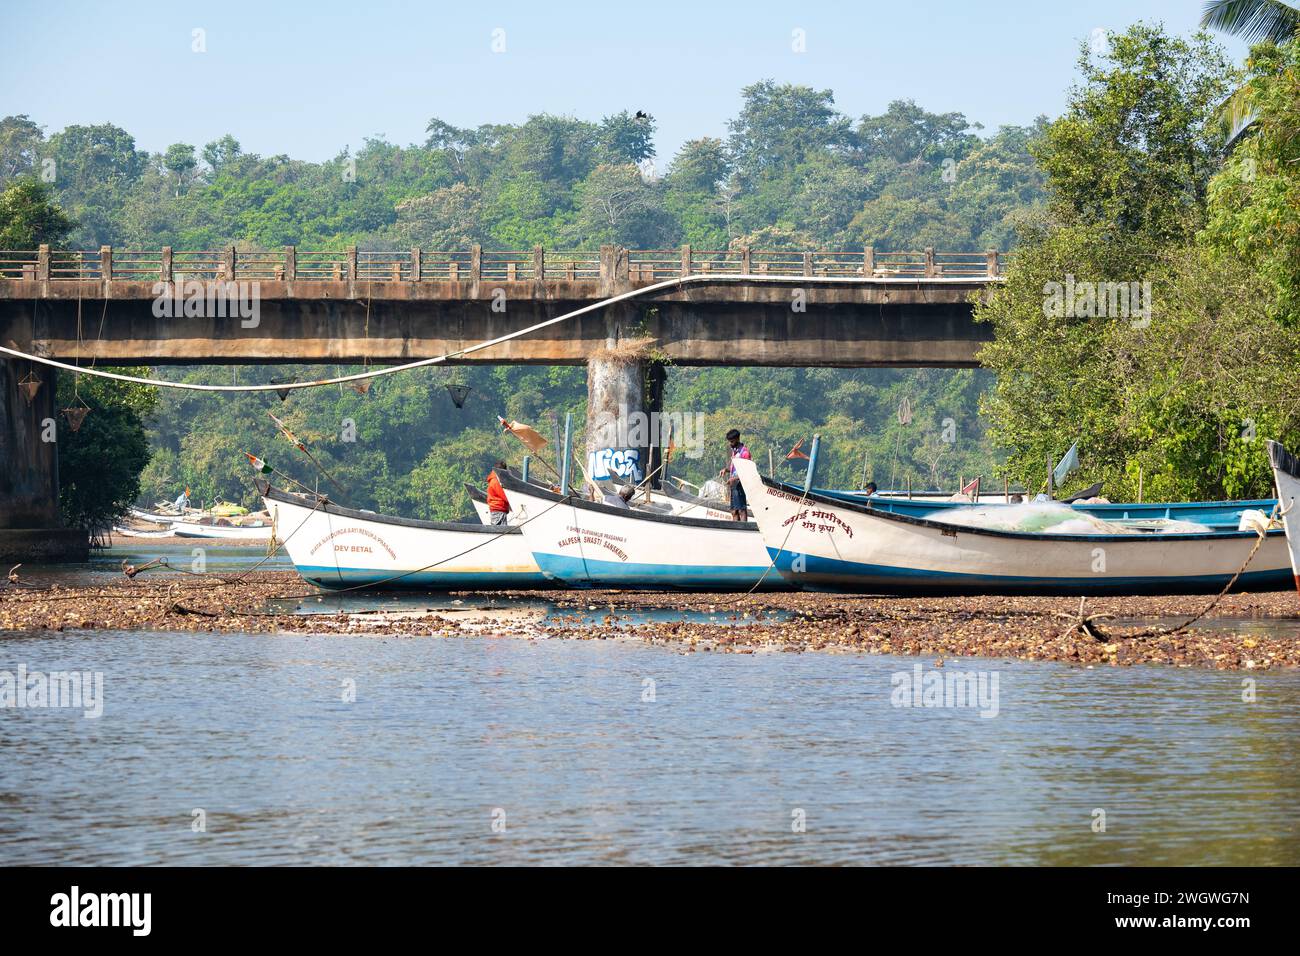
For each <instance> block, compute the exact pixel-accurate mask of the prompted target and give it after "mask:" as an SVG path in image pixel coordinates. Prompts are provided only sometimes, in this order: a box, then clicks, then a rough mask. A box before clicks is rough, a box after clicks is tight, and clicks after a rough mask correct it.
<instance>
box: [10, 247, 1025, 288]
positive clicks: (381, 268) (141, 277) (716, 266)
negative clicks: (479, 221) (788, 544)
mask: <svg viewBox="0 0 1300 956" xmlns="http://www.w3.org/2000/svg"><path fill="white" fill-rule="evenodd" d="M1010 258H1011V257H1010V255H1009V254H1007V253H1002V252H997V251H996V250H991V249H990V250H988V251H986V252H938V251H935V250H934V249H923V250H921V251H919V252H894V251H888V252H886V251H877V250H875V249H874V248H872V247H871V246H865V247H863V248H862V249H854V250H842V251H828V250H815V251H787V250H762V249H749V248H745V247H740V248H731V249H695V248H693V247H692V246H689V245H685V246H681V247H679V248H676V249H619V248H618V247H614V246H603V247H601V249H600V250H590V249H581V250H554V249H543V248H542V247H541V246H537V247H534V248H533V249H530V250H516V251H508V250H507V251H493V250H484V249H483V248H482V247H481V246H472V247H470V248H469V249H459V250H445V251H439V250H429V249H419V248H416V249H408V250H358V249H357V248H355V247H349V248H347V249H332V250H320V251H315V250H299V249H297V248H296V247H294V246H285V247H284V248H283V249H280V250H241V249H236V248H234V247H226V248H225V249H215V250H213V249H209V250H184V249H181V250H174V249H172V248H171V247H169V246H164V247H163V248H162V249H156V250H147V249H113V248H112V247H111V246H102V247H100V249H99V250H98V251H94V252H90V251H77V250H59V249H56V250H52V249H50V248H49V247H48V246H42V247H41V248H40V249H38V250H23V249H19V250H13V249H10V250H0V280H5V279H19V280H21V279H28V280H31V279H36V280H40V281H49V282H60V281H68V280H83V281H85V280H91V281H112V280H118V281H136V282H146V281H152V282H157V281H162V282H171V281H175V280H178V279H180V280H189V279H197V280H216V279H222V280H227V281H229V280H249V281H252V280H261V281H277V280H279V281H290V282H292V281H299V280H301V281H313V282H330V281H333V282H367V283H375V282H527V281H536V280H543V279H544V280H548V281H570V282H581V281H596V280H602V279H622V278H626V279H627V280H629V281H631V282H634V283H638V282H639V283H650V282H662V281H664V280H665V279H672V278H675V277H679V276H686V275H772V276H828V277H833V276H838V277H846V278H847V277H853V276H861V277H863V278H877V279H882V278H883V279H889V278H904V279H924V278H957V279H990V278H997V277H999V276H1001V275H1002V274H1003V272H1004V270H1005V267H1006V265H1007V263H1008V262H1009V261H1010ZM611 269H612V270H614V274H612V275H610V274H607V273H609V272H610V270H611Z"/></svg>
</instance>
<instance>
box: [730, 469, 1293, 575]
mask: <svg viewBox="0 0 1300 956" xmlns="http://www.w3.org/2000/svg"><path fill="white" fill-rule="evenodd" d="M735 465H736V469H737V473H738V474H739V475H740V480H741V482H742V484H743V485H744V488H745V494H746V496H747V497H748V498H749V506H750V509H751V510H752V511H753V513H754V516H755V518H757V520H758V526H759V529H760V531H761V532H762V536H763V542H764V544H765V545H766V547H767V550H768V553H769V555H770V556H771V558H772V560H774V561H775V563H776V567H777V569H778V570H779V571H780V572H781V574H782V575H784V576H785V577H786V578H787V579H788V580H790V581H791V582H793V583H795V584H799V585H801V586H804V587H809V588H815V589H832V590H847V591H867V592H883V593H908V592H925V591H928V592H937V593H961V592H968V593H969V592H976V593H986V594H1015V593H1022V594H1136V593H1160V594H1174V593H1198V592H1213V591H1218V590H1220V589H1222V588H1223V587H1224V586H1225V585H1226V584H1227V583H1228V582H1229V580H1230V579H1231V578H1232V576H1233V575H1234V574H1236V573H1237V571H1238V570H1239V569H1240V568H1241V567H1242V565H1243V564H1245V562H1246V558H1247V556H1248V555H1249V554H1250V552H1251V549H1252V547H1254V545H1255V544H1256V542H1257V541H1258V533H1257V532H1255V531H1251V530H1246V531H1236V530H1220V529H1215V530H1208V531H1177V532H1171V531H1159V532H1144V531H1139V530H1136V529H1126V530H1124V531H1123V532H1121V533H1114V534H1111V533H1090V532H1088V531H1086V530H1085V531H1084V532H1082V533H1048V532H1038V531H1033V532H1028V531H1008V530H1002V529H994V528H987V527H977V526H964V525H955V524H952V523H948V522H945V521H941V520H936V519H934V518H930V517H916V516H913V515H908V514H902V513H892V512H889V511H885V510H882V509H878V508H874V507H871V506H870V505H868V504H858V503H854V502H847V501H843V500H838V499H835V498H830V497H827V496H825V495H822V494H819V493H816V492H807V493H805V492H803V491H801V490H800V489H798V488H794V487H791V486H788V485H784V484H782V483H781V482H777V481H773V480H772V479H770V478H764V477H763V476H762V475H760V474H759V472H758V469H757V468H755V467H754V465H753V463H752V462H747V461H737V462H735ZM1093 520H1095V521H1099V520H1100V519H1093ZM1103 524H1104V523H1103ZM1116 530H1118V529H1116ZM1291 580H1292V572H1291V569H1290V567H1289V558H1288V555H1287V549H1286V540H1285V537H1284V535H1283V533H1282V530H1281V529H1280V528H1279V529H1277V530H1273V531H1268V532H1267V533H1266V536H1265V539H1264V541H1263V542H1262V543H1261V544H1260V547H1259V549H1258V551H1257V552H1256V553H1255V556H1254V557H1253V558H1252V559H1251V561H1250V564H1249V566H1248V567H1247V568H1246V570H1245V571H1244V572H1243V573H1242V574H1241V576H1240V577H1239V578H1238V579H1237V582H1236V586H1237V587H1238V588H1239V589H1246V590H1268V589H1276V588H1278V587H1285V586H1287V585H1289V583H1290V581H1291Z"/></svg>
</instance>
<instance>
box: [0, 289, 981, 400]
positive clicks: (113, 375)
mask: <svg viewBox="0 0 1300 956" xmlns="http://www.w3.org/2000/svg"><path fill="white" fill-rule="evenodd" d="M862 281H863V280H862V278H861V277H857V276H772V275H753V274H748V273H729V274H726V275H723V274H717V273H705V274H703V275H690V276H678V277H677V278H674V279H665V280H664V281H662V282H655V283H653V284H651V285H648V286H645V287H643V288H640V289H633V290H632V291H631V292H622V293H619V294H618V295H614V296H610V297H609V298H607V299H601V300H600V301H599V302H593V303H591V304H590V305H584V306H582V307H581V308H579V309H574V310H573V311H572V312H566V313H564V314H563V315H557V316H556V317H555V318H553V319H547V320H546V321H544V322H538V323H536V324H534V325H530V326H528V327H526V328H522V329H519V330H517V331H514V332H508V333H506V334H505V335H499V336H497V337H496V338H494V339H488V340H486V341H484V342H479V343H477V344H475V345H469V346H466V347H465V348H463V349H456V350H455V351H452V352H446V353H444V354H443V355H436V356H434V357H433V358H427V359H419V360H418V361H415V362H407V363H405V364H402V365H390V366H388V367H387V368H381V369H372V370H370V371H366V372H359V373H357V374H354V375H340V376H336V377H334V378H322V379H318V380H316V381H312V382H280V383H275V384H269V385H201V384H198V383H195V382H170V381H167V380H165V379H156V378H142V377H140V376H136V375H123V374H121V373H118V372H105V371H103V370H102V369H96V368H81V367H78V366H77V365H69V364H68V363H67V362H60V361H57V360H56V359H51V358H46V357H44V356H41V355H33V354H31V353H29V352H24V351H22V350H21V349H12V348H8V347H7V346H3V345H0V354H4V355H12V356H13V357H14V358H22V359H27V360H29V361H32V362H38V363H40V364H41V365H48V366H51V367H53V368H61V369H64V370H66V371H69V372H76V373H78V374H80V375H94V376H98V377H99V378H107V379H113V380H114V381H118V382H134V383H135V384H137V385H153V386H156V387H158V388H178V389H184V390H187V391H192V392H274V391H291V390H294V389H299V388H319V387H321V386H322V385H335V384H339V383H348V382H361V381H365V380H367V379H374V378H379V377H380V376H383V375H396V374H397V373H399V372H406V371H410V370H411V369H415V368H425V367H427V366H430V365H440V364H443V363H445V362H447V361H448V360H450V359H455V358H460V357H461V356H464V355H469V354H470V353H472V352H481V351H483V350H484V349H490V348H492V347H493V346H497V345H501V344H502V343H505V342H510V341H513V340H514V339H517V338H522V337H523V336H525V335H529V334H531V333H533V332H536V331H538V330H540V329H545V328H549V327H550V326H552V325H557V324H559V323H560V322H566V321H568V320H569V319H574V318H577V317H578V316H580V315H586V314H587V313H588V312H594V311H596V310H597V309H603V308H606V307H608V306H611V305H615V304H617V303H619V302H626V301H628V300H630V299H636V298H640V297H642V296H646V295H651V294H653V293H657V292H664V291H667V290H669V289H678V288H681V287H682V286H686V285H698V284H701V283H717V282H721V283H736V282H754V283H775V284H782V285H793V286H796V287H797V286H801V285H852V284H855V283H857V284H860V283H861V282H862ZM890 281H891V282H902V283H907V282H912V283H920V282H921V281H925V282H929V283H933V282H943V281H944V280H943V279H936V278H929V279H926V280H921V279H891V280H890ZM949 281H954V280H949ZM962 281H964V280H962Z"/></svg>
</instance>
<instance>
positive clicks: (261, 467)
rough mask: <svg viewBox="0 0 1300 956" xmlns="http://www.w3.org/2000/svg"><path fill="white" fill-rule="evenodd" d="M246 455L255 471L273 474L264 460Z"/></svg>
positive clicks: (260, 473)
mask: <svg viewBox="0 0 1300 956" xmlns="http://www.w3.org/2000/svg"><path fill="white" fill-rule="evenodd" d="M244 454H245V455H248V463H249V464H250V465H252V466H253V471H255V472H257V473H258V474H259V475H269V474H270V473H271V471H272V468H271V466H270V465H268V464H267V463H266V462H264V461H262V459H260V458H258V457H257V456H256V455H249V454H248V452H244ZM185 491H186V494H188V493H189V489H188V488H186V489H185Z"/></svg>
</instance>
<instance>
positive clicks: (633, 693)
mask: <svg viewBox="0 0 1300 956" xmlns="http://www.w3.org/2000/svg"><path fill="white" fill-rule="evenodd" d="M918 663H920V664H921V665H922V666H923V667H925V668H926V669H927V671H928V669H929V667H930V664H931V663H932V659H929V658H919V659H918V658H891V657H858V656H841V655H822V654H757V655H752V656H741V655H722V654H710V653H696V654H681V653H677V652H674V651H673V650H668V649H664V648H662V647H649V646H644V645H639V644H634V643H630V642H613V641H593V642H564V641H528V640H523V639H520V638H512V637H502V638H490V637H478V638H461V639H447V640H444V639H432V638H372V637H337V636H329V637H315V636H301V635H295V636H248V635H242V634H233V635H232V634H225V635H222V634H141V633H111V632H109V633H93V634H89V633H85V634H78V633H63V634H50V635H45V634H41V635H22V634H4V635H0V670H8V671H10V672H14V671H15V670H16V668H17V667H18V665H19V664H23V665H26V667H27V668H28V670H29V671H42V672H49V671H58V670H92V671H102V672H103V674H104V697H105V705H104V713H103V716H102V717H100V718H98V719H87V718H85V717H83V716H81V713H80V712H79V711H73V710H67V709H61V710H60V709H45V710H30V709H25V710H16V709H5V710H0V853H2V854H3V857H4V859H5V860H6V861H8V862H9V863H53V862H70V863H108V864H166V863H178V864H179V863H205V864H206V863H234V864H260V863H268V864H269V863H289V864H341V863H625V862H626V863H911V864H915V863H959V864H979V863H990V864H1000V863H1009V864H1021V863H1053V864H1162V863H1169V864H1185V863H1192V864H1244V865H1255V864H1278V863H1286V864H1292V865H1295V864H1298V863H1300V759H1298V758H1297V756H1296V741H1297V733H1298V732H1300V675H1297V674H1294V673H1255V674H1243V673H1220V672H1212V671H1194V670H1175V669H1171V668H1155V667H1140V668H1098V669H1093V670H1088V669H1081V668H1077V667H1067V666H1064V665H1055V664H1043V663H1028V662H1024V663H1022V662H1013V661H1004V660H998V661H975V660H965V661H959V660H953V659H949V660H948V662H947V665H946V668H945V671H948V672H951V671H953V670H954V669H957V668H959V669H963V670H982V671H984V672H986V675H987V676H990V677H991V676H992V675H997V678H998V713H997V716H996V717H992V718H983V717H981V716H980V715H979V712H978V710H976V709H972V708H915V707H895V706H893V705H892V704H891V700H890V697H891V689H892V688H891V684H892V675H894V674H896V673H898V672H909V673H910V672H911V671H912V668H913V667H914V666H915V665H916V664H918ZM940 673H942V672H940ZM1251 678H1253V679H1254V680H1255V681H1256V686H1255V692H1256V695H1257V699H1256V701H1255V702H1254V703H1245V702H1243V700H1242V691H1243V686H1242V681H1243V680H1245V679H1251ZM349 681H350V682H355V689H356V699H355V701H354V702H345V700H344V699H343V698H344V695H345V691H346V689H347V687H348V686H350V685H348V684H347V683H346V682H349ZM650 682H653V683H650ZM647 698H653V699H647ZM196 808H201V809H202V810H204V811H205V814H206V832H199V833H196V832H193V829H192V825H191V824H192V821H193V819H194V817H193V816H192V813H193V811H194V810H195V809H196ZM1099 809H1100V810H1104V811H1105V821H1106V830H1105V832H1104V833H1102V832H1094V829H1093V826H1094V820H1095V819H1097V817H1096V814H1095V813H1094V811H1095V810H1099ZM799 811H802V818H803V819H804V821H805V823H806V829H805V831H804V832H794V830H795V829H796V827H795V824H796V823H797V821H798V820H799V819H800V814H799ZM494 819H495V820H496V821H498V826H500V824H501V823H502V822H503V823H504V832H494V830H493V822H494Z"/></svg>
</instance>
